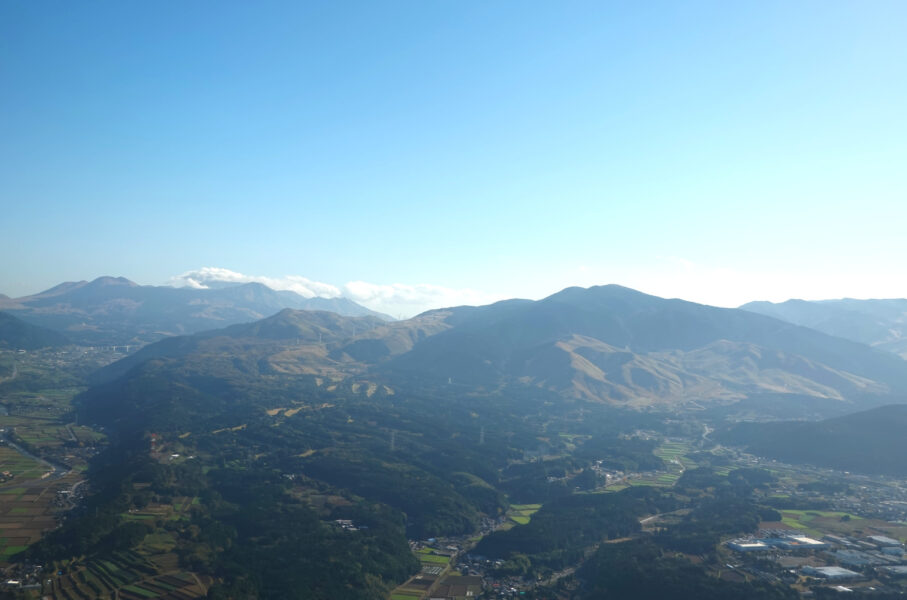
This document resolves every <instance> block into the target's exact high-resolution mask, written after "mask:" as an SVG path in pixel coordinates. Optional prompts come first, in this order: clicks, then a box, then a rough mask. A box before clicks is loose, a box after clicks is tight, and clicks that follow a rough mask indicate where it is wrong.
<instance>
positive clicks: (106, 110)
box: [0, 1, 907, 314]
mask: <svg viewBox="0 0 907 600" xmlns="http://www.w3.org/2000/svg"><path fill="white" fill-rule="evenodd" d="M905 25H907V4H905V3H903V2H881V1H878V2H866V3H858V2H828V1H824V2H646V3H639V2H526V1H520V2H516V1H514V2H459V1H457V2H453V1H449V2H444V1H433V2H424V1H418V2H416V1H413V2H324V3H302V2H286V3H281V2H255V3H248V2H242V3H240V2H201V1H198V2H157V1H156V2H128V3H124V2H90V3H74V2H59V3H53V2H41V3H36V2H27V1H21V2H16V1H11V2H5V3H3V4H2V5H0V209H2V213H0V214H2V219H0V252H2V256H3V257H4V260H3V261H2V263H0V292H3V293H6V294H8V295H11V296H19V295H24V294H28V293H33V292H36V291H39V290H41V289H44V288H47V287H50V286H51V285H54V284H56V283H59V282H60V281H64V280H79V279H91V278H94V277H97V276H99V275H104V274H110V275H123V276H126V277H129V278H130V279H133V280H135V281H137V282H140V283H148V284H161V283H167V282H174V281H186V280H187V279H190V278H192V273H195V276H196V279H194V281H197V282H199V281H202V280H203V279H204V277H205V276H208V277H210V276H214V275H212V274H217V273H221V274H223V271H215V270H212V269H213V268H217V269H229V270H230V271H231V272H233V273H234V275H231V277H236V278H240V279H242V278H245V279H254V278H258V279H263V280H264V279H266V280H267V281H270V282H271V283H272V284H274V285H278V286H280V285H283V286H284V287H290V288H293V286H296V288H294V289H300V288H299V286H303V289H317V290H322V291H323V290H325V289H329V290H330V289H333V290H336V293H346V294H348V295H351V296H353V297H354V298H355V299H358V300H360V301H363V302H364V303H366V304H370V305H371V306H374V307H377V308H379V309H382V310H385V311H389V312H392V313H393V314H412V313H413V312H417V311H418V310H421V309H423V308H427V307H430V306H440V305H445V304H452V303H461V302H482V301H487V300H492V299H497V298H503V297H511V296H522V297H541V296H544V295H547V294H549V293H552V292H554V291H557V290H558V289H560V288H563V287H565V286H568V285H593V284H597V283H621V284H624V285H628V286H631V287H636V288H638V289H642V290H643V291H647V292H650V293H656V294H659V295H664V296H677V297H683V298H687V299H690V300H696V301H700V302H707V303H712V304H719V305H735V304H740V303H742V302H745V301H747V300H752V299H770V300H784V299H786V298H789V297H805V298H825V297H841V296H852V297H872V296H875V297H882V296H885V297H893V296H899V297H904V296H907V277H905V276H904V275H905V269H904V264H905V263H904V259H905V258H907V251H905V243H904V237H905V236H904V224H905V223H907V168H905V166H904V165H905V162H907V161H905V157H907V116H905V109H904V107H905V106H907V39H905V36H904V35H903V31H904V28H905ZM203 268H208V270H207V271H204V272H203V273H201V275H202V276H201V277H199V270H200V269H203ZM187 273H189V274H190V275H189V276H187V277H184V278H183V279H182V280H179V279H174V278H178V277H179V276H180V275H183V274H187ZM305 281H309V282H310V283H311V282H320V283H324V284H327V285H328V287H327V288H323V287H322V288H319V287H318V283H315V284H313V286H309V288H305V287H304V286H305V285H307V284H305V283H304V282H305Z"/></svg>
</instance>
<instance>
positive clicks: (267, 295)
mask: <svg viewBox="0 0 907 600" xmlns="http://www.w3.org/2000/svg"><path fill="white" fill-rule="evenodd" d="M285 308H293V309H297V310H324V311H332V312H336V313H338V314H341V315H345V316H366V315H371V316H374V317H377V318H381V319H387V320H391V317H388V316H387V315H382V314H380V313H376V312H374V311H371V310H369V309H367V308H365V307H364V306H361V305H359V304H356V303H355V302H353V301H352V300H349V299H347V298H304V297H302V296H300V295H299V294H296V293H295V292H291V291H276V290H272V289H271V288H269V287H267V286H265V285H262V284H260V283H244V284H226V283H225V284H220V285H217V286H215V287H212V288H209V289H195V288H188V287H183V288H174V287H168V286H150V285H138V284H136V283H133V282H132V281H129V280H128V279H125V278H123V277H99V278H98V279H95V280H94V281H79V282H67V283H62V284H60V285H57V286H55V287H53V288H51V289H49V290H46V291H44V292H41V293H39V294H35V295H32V296H26V297H23V298H15V299H11V298H7V297H0V310H3V311H5V312H7V313H9V314H12V315H15V316H16V317H18V318H19V319H21V320H23V321H26V322H28V323H31V324H33V325H38V326H41V327H45V328H47V329H51V330H54V331H58V332H62V333H64V334H65V335H66V336H67V337H68V338H70V339H71V340H73V342H75V343H81V344H86V345H105V344H114V345H125V344H142V343H147V342H151V341H156V340H160V339H162V338H165V337H169V336H173V335H184V334H189V333H195V332H198V331H203V330H206V329H215V328H220V327H224V326H227V325H233V324H236V323H247V322H251V321H256V320H259V319H262V318H264V317H267V316H270V315H273V314H275V313H277V312H278V311H280V310H283V309H285Z"/></svg>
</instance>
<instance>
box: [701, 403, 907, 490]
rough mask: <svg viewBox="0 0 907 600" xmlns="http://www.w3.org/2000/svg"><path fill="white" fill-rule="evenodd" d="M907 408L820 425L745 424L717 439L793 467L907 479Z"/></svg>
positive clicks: (885, 408) (881, 409) (877, 410)
mask: <svg viewBox="0 0 907 600" xmlns="http://www.w3.org/2000/svg"><path fill="white" fill-rule="evenodd" d="M904 431H907V404H895V405H891V406H882V407H879V408H874V409H870V410H867V411H863V412H859V413H856V414H850V415H846V416H843V417H836V418H833V419H826V420H824V421H819V422H796V421H795V422H790V421H785V422H777V423H740V424H738V425H735V426H733V427H732V428H730V429H729V430H727V431H724V432H719V433H718V434H716V438H717V439H718V440H719V441H721V442H723V443H727V444H733V445H739V446H745V447H746V448H747V449H748V450H749V451H750V452H753V453H755V454H758V455H761V456H766V457H768V458H774V459H778V460H782V461H785V462H790V463H800V464H812V465H817V466H823V467H831V468H835V469H841V470H846V471H856V472H860V473H881V474H887V475H897V476H904V475H907V462H905V461H904V456H905V454H907V436H905V435H904Z"/></svg>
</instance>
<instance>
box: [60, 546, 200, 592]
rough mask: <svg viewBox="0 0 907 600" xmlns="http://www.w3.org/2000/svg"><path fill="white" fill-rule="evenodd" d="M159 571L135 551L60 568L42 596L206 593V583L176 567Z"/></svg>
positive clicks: (174, 562) (153, 564)
mask: <svg viewBox="0 0 907 600" xmlns="http://www.w3.org/2000/svg"><path fill="white" fill-rule="evenodd" d="M171 562H172V564H173V566H174V568H173V569H171V570H170V571H169V572H167V573H161V572H160V568H159V567H160V565H158V564H155V563H153V562H151V561H149V560H148V559H146V558H145V557H143V556H141V555H139V554H138V553H136V552H118V553H115V554H114V556H113V557H112V558H111V559H109V560H89V561H87V562H84V563H82V562H76V563H72V564H68V565H60V569H59V571H58V573H62V574H59V575H57V576H56V577H55V578H54V579H52V580H51V585H50V586H49V587H50V589H47V590H45V597H50V598H53V599H54V600H75V599H88V598H104V599H108V598H123V599H125V600H140V599H142V598H160V599H162V600H191V599H194V598H203V597H204V596H205V594H207V584H206V583H205V582H202V581H200V580H199V579H197V578H196V577H195V576H194V575H192V574H191V573H188V572H185V571H181V570H179V569H178V568H176V562H177V561H176V556H175V555H173V561H171Z"/></svg>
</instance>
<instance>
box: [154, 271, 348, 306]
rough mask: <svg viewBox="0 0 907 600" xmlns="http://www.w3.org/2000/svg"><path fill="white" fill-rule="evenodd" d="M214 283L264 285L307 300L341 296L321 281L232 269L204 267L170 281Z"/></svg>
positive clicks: (195, 284)
mask: <svg viewBox="0 0 907 600" xmlns="http://www.w3.org/2000/svg"><path fill="white" fill-rule="evenodd" d="M214 282H228V283H252V282H256V283H263V284H264V285H266V286H268V287H269V288H271V289H272V290H290V291H292V292H296V293H297V294H299V295H300V296H303V297H305V298H314V297H315V296H319V297H321V298H336V297H338V296H340V295H342V294H341V292H340V289H339V288H338V287H337V286H334V285H331V284H329V283H322V282H320V281H312V280H311V279H307V278H305V277H300V276H299V275H287V276H285V277H264V276H261V275H245V274H243V273H237V272H236V271H231V270H230V269H223V268H220V267H202V268H201V269H196V270H195V271H186V272H185V273H183V274H182V275H178V276H176V277H174V278H172V279H171V280H170V284H171V285H176V286H180V285H182V286H187V287H193V288H199V289H203V288H207V287H209V284H211V283H214Z"/></svg>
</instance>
